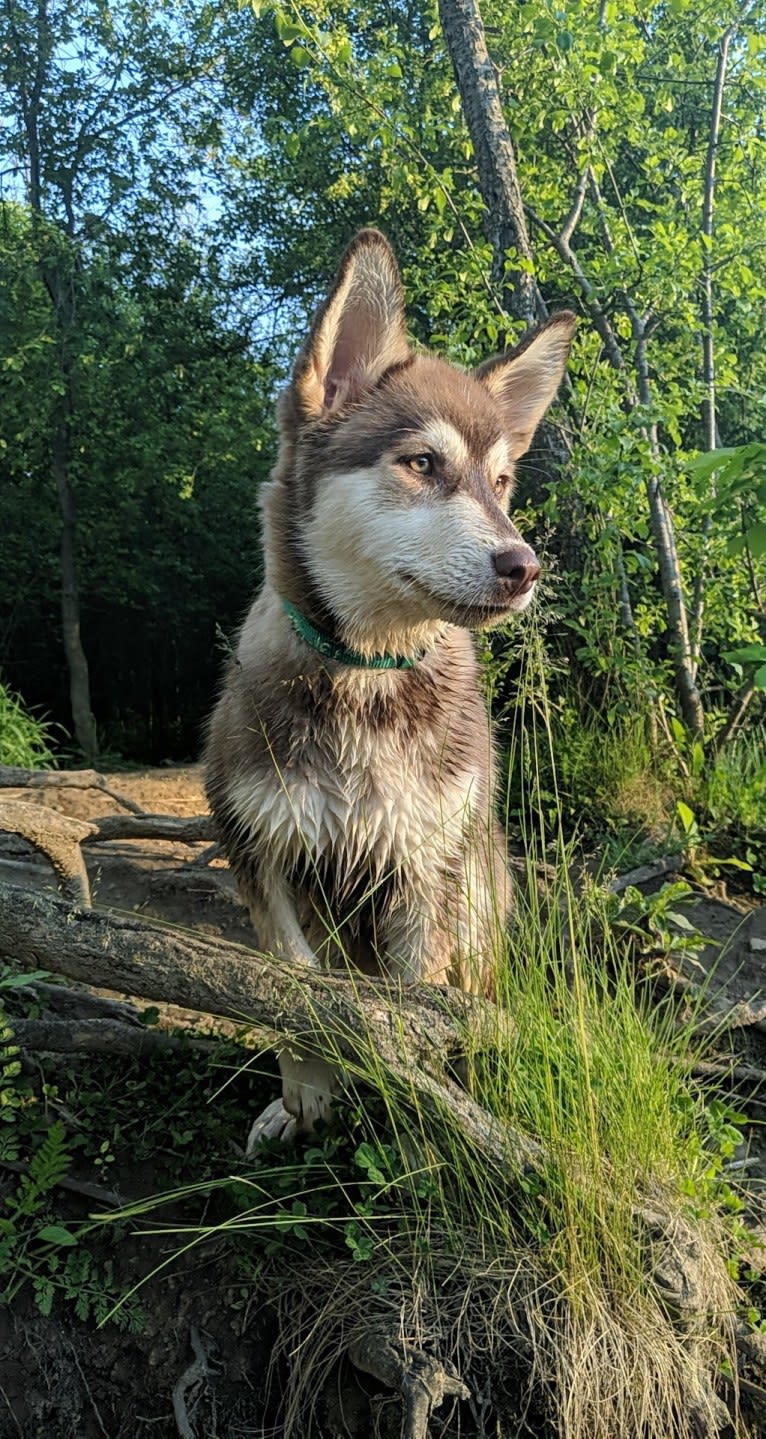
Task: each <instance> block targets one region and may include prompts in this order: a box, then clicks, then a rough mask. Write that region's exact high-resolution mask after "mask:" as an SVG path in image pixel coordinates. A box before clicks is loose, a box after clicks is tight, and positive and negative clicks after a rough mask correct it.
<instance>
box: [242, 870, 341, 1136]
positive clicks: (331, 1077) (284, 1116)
mask: <svg viewBox="0 0 766 1439" xmlns="http://www.w3.org/2000/svg"><path fill="white" fill-rule="evenodd" d="M248 880H249V883H248V884H247V886H246V887H245V886H244V885H243V889H244V890H245V893H244V895H243V898H244V899H245V901H246V903H247V906H248V910H249V912H250V918H251V920H252V922H253V927H254V929H255V932H256V935H257V937H258V945H259V948H261V949H262V950H264V951H265V953H267V954H273V955H274V956H275V957H276V958H278V959H290V960H292V961H293V962H294V963H296V964H308V965H311V967H312V969H318V968H319V967H320V966H319V960H318V959H317V957H316V954H315V953H314V950H313V949H312V947H311V945H310V944H309V942H308V940H307V939H306V936H305V934H304V932H303V929H302V927H301V923H300V920H299V918H298V913H297V910H296V906H295V901H294V899H293V896H292V894H291V892H290V886H289V885H288V883H287V880H286V879H285V877H284V875H282V874H280V873H279V871H278V870H275V869H271V870H270V872H269V874H268V876H267V875H266V874H263V875H262V876H261V877H260V879H259V883H258V884H257V887H256V885H254V884H253V877H252V872H251V873H250V874H249V875H248ZM279 1068H280V1072H281V1074H282V1095H281V1098H279V1099H275V1100H273V1101H272V1103H271V1104H268V1105H267V1106H266V1108H265V1109H264V1111H263V1113H262V1114H260V1115H259V1116H258V1118H257V1119H256V1121H255V1123H254V1124H253V1126H252V1128H251V1130H250V1133H249V1135H248V1139H247V1153H248V1154H253V1153H254V1152H255V1150H256V1149H257V1148H258V1145H259V1144H260V1143H261V1142H262V1141H263V1140H264V1139H278V1140H281V1141H282V1143H289V1142H290V1140H292V1139H294V1138H295V1136H296V1134H304V1133H309V1132H310V1131H311V1130H312V1129H313V1128H314V1126H315V1124H316V1123H317V1121H318V1120H319V1119H326V1118H327V1117H328V1115H329V1113H330V1108H331V1106H332V1100H333V1097H334V1096H335V1095H336V1094H338V1093H339V1091H340V1083H339V1079H338V1074H337V1071H336V1069H335V1068H334V1067H333V1066H332V1065H331V1064H328V1063H327V1062H326V1061H325V1060H322V1059H317V1058H316V1057H314V1056H308V1055H305V1056H304V1055H303V1054H302V1053H301V1051H300V1050H299V1049H296V1048H295V1047H293V1048H292V1049H290V1050H288V1049H283V1050H282V1051H281V1053H280V1055H279Z"/></svg>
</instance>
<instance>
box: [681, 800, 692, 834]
mask: <svg viewBox="0 0 766 1439" xmlns="http://www.w3.org/2000/svg"><path fill="white" fill-rule="evenodd" d="M676 814H677V815H678V818H679V819H680V821H681V824H682V825H683V828H684V834H691V831H692V830H693V829H694V827H695V824H696V821H695V818H694V811H693V810H691V809H689V806H688V804H684V802H683V800H682V799H679V800H678V803H677V804H676Z"/></svg>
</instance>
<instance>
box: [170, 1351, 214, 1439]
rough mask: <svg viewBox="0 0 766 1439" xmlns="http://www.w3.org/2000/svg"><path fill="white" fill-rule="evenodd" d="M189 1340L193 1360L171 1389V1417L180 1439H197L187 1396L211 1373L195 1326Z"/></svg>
mask: <svg viewBox="0 0 766 1439" xmlns="http://www.w3.org/2000/svg"><path fill="white" fill-rule="evenodd" d="M189 1338H190V1341H191V1346H192V1349H193V1351H194V1359H193V1361H192V1363H191V1364H190V1365H189V1367H188V1369H184V1372H183V1374H182V1375H181V1378H180V1379H179V1380H178V1381H177V1383H176V1384H175V1385H174V1387H173V1415H174V1417H175V1421H176V1428H177V1430H178V1433H179V1435H180V1436H181V1439H197V1432H196V1430H195V1429H194V1426H193V1425H192V1422H191V1419H190V1417H189V1408H188V1405H187V1395H188V1394H189V1392H190V1391H191V1390H196V1389H197V1388H198V1386H199V1385H202V1384H205V1383H207V1380H208V1379H209V1377H210V1375H211V1374H212V1372H213V1371H212V1369H211V1365H210V1358H209V1355H208V1353H207V1350H206V1349H205V1346H204V1344H203V1343H202V1340H201V1338H200V1333H199V1330H198V1329H197V1328H196V1326H195V1325H192V1327H191V1330H190V1332H189Z"/></svg>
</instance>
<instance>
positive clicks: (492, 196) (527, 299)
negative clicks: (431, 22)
mask: <svg viewBox="0 0 766 1439" xmlns="http://www.w3.org/2000/svg"><path fill="white" fill-rule="evenodd" d="M439 18H440V20H441V26H442V30H443V32H444V39H445V42H446V45H447V49H448V51H449V56H450V59H451V61H452V68H453V70H454V72H455V79H456V81H457V87H458V90H459V92H460V99H461V102H462V106H463V114H464V116H465V122H466V125H467V126H468V133H469V135H470V137H471V144H472V145H473V150H474V154H475V156H476V165H477V168H478V172H479V185H480V188H481V193H482V197H483V200H484V205H485V212H486V219H485V225H486V231H487V238H488V239H489V241H490V244H491V245H492V255H493V272H492V275H493V279H494V280H495V282H496V283H497V284H499V285H500V286H501V288H502V292H503V302H504V304H505V307H506V309H507V310H508V313H509V314H510V315H512V316H513V318H514V319H515V320H523V321H524V323H525V324H526V325H528V326H530V327H531V326H532V325H535V324H536V323H537V322H538V320H542V319H545V318H546V315H547V310H546V307H545V305H544V303H543V301H542V297H541V295H540V292H539V290H538V287H537V281H536V280H535V277H534V275H533V274H532V273H530V270H529V269H527V268H524V269H511V270H510V271H506V255H507V253H508V251H509V250H514V251H515V252H516V254H517V255H519V256H520V257H521V258H522V259H524V260H526V261H528V263H529V266H530V267H531V265H532V246H531V244H530V241H529V234H528V231H527V222H526V217H525V215H524V205H523V201H522V198H521V190H520V188H519V179H518V175H517V172H516V155H515V152H514V148H513V141H512V139H511V135H510V132H509V130H508V126H507V125H506V122H505V116H504V114H503V107H502V104H501V102H500V92H499V89H498V84H497V76H496V74H495V67H494V65H493V64H492V61H491V59H490V57H489V51H488V50H487V40H486V35H485V33H484V24H483V22H482V18H481V14H480V12H479V8H478V6H477V5H476V4H475V3H474V0H439Z"/></svg>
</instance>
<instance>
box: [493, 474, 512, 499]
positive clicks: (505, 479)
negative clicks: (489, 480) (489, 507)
mask: <svg viewBox="0 0 766 1439" xmlns="http://www.w3.org/2000/svg"><path fill="white" fill-rule="evenodd" d="M510 482H511V477H510V475H498V477H497V479H496V480H495V494H498V495H502V493H503V490H504V489H506V488H507V486H508V485H509V484H510Z"/></svg>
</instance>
